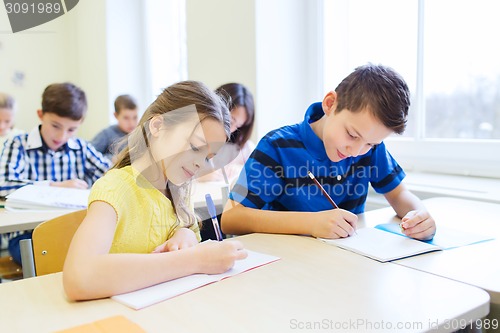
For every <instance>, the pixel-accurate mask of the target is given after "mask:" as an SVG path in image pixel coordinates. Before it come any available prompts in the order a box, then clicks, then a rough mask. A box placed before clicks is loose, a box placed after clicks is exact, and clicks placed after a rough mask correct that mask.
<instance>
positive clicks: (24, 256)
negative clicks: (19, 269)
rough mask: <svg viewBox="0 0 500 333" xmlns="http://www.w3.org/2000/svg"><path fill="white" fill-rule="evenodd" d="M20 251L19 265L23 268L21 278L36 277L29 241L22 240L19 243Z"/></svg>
mask: <svg viewBox="0 0 500 333" xmlns="http://www.w3.org/2000/svg"><path fill="white" fill-rule="evenodd" d="M19 247H20V250H21V263H22V266H23V278H25V279H26V278H29V277H34V276H36V274H35V261H34V260H33V246H32V243H31V239H23V240H21V241H20V242H19Z"/></svg>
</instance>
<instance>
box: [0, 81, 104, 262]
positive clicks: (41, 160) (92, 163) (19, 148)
mask: <svg viewBox="0 0 500 333" xmlns="http://www.w3.org/2000/svg"><path fill="white" fill-rule="evenodd" d="M86 112H87V99H86V96H85V93H84V92H83V91H82V90H81V89H80V88H78V87H77V86H75V85H74V84H72V83H55V84H51V85H49V86H48V87H47V88H45V90H44V92H43V94H42V108H41V109H40V110H37V115H38V117H39V118H40V122H41V124H40V125H38V126H36V127H35V128H33V130H32V131H31V132H30V133H26V134H22V135H17V136H15V137H13V138H12V139H10V140H8V141H6V142H5V145H4V149H3V151H2V153H1V154H0V170H2V172H1V173H0V197H5V196H6V195H8V194H9V193H11V192H14V191H15V190H17V189H18V188H20V187H22V186H25V185H27V184H35V185H45V186H58V187H73V188H82V189H85V188H88V187H89V185H92V184H93V183H94V182H95V181H96V180H97V179H99V177H101V176H102V175H104V173H105V172H106V171H107V170H108V168H109V167H110V164H111V163H110V161H109V160H108V159H107V158H105V157H104V156H103V155H102V154H101V153H99V152H98V151H96V150H95V149H94V147H92V145H90V144H88V143H87V142H86V141H84V140H81V139H78V138H75V137H74V135H75V134H76V131H77V129H78V127H80V125H81V124H82V122H83V119H84V117H85V113H86ZM25 238H31V232H26V233H13V234H11V235H10V240H9V252H10V254H11V255H12V257H13V258H14V260H15V261H16V262H17V263H21V255H20V250H19V241H20V240H21V239H25Z"/></svg>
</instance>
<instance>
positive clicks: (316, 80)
mask: <svg viewBox="0 0 500 333" xmlns="http://www.w3.org/2000/svg"><path fill="white" fill-rule="evenodd" d="M318 4H319V2H317V1H308V0H272V1H268V0H240V1H233V0H211V1H206V0H187V35H188V38H187V42H188V68H189V78H190V79H194V80H201V81H203V82H206V83H207V84H208V85H209V86H211V87H212V88H216V87H217V86H218V85H220V84H223V83H227V82H230V81H236V82H241V83H243V84H245V85H247V86H248V87H249V88H250V89H251V90H252V92H253V93H254V96H255V98H256V130H255V133H254V135H253V139H254V140H255V141H256V140H258V139H259V138H260V137H262V136H263V135H265V134H266V133H267V132H268V131H270V130H272V129H275V128H277V127H280V126H283V125H287V124H292V123H296V122H298V121H301V120H302V119H303V117H304V112H305V110H306V108H307V107H308V106H309V105H310V104H311V103H313V102H315V101H319V100H320V99H321V98H322V97H323V96H322V94H323V92H322V91H321V89H322V88H321V87H322V82H321V76H320V75H319V74H318V73H319V72H320V71H319V70H318V68H319V67H318V66H319V65H320V64H321V61H320V60H321V59H318V58H316V57H315V56H313V52H312V48H313V47H315V46H316V45H317V43H318V42H319V41H321V38H320V37H321V36H319V35H317V33H316V31H317V29H316V28H317V27H318V25H317V20H318V19H319V17H318V16H320V15H318V16H317V15H316V14H317V13H316V12H315V9H316V7H317V5H318ZM314 54H316V53H315V52H314Z"/></svg>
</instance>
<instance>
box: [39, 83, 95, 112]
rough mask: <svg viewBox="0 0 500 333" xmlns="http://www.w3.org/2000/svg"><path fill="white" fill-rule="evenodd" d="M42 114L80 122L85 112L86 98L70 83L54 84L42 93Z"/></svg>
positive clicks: (83, 93) (81, 91)
mask: <svg viewBox="0 0 500 333" xmlns="http://www.w3.org/2000/svg"><path fill="white" fill-rule="evenodd" d="M42 112H43V113H55V114H56V115H58V116H59V117H63V118H70V119H72V120H80V119H82V118H84V117H85V113H86V112H87V97H86V96H85V92H84V91H83V90H81V89H80V88H78V87H77V86H75V85H74V84H72V83H69V82H65V83H54V84H51V85H49V86H48V87H47V88H45V90H44V91H43V94H42Z"/></svg>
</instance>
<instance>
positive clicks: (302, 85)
mask: <svg viewBox="0 0 500 333" xmlns="http://www.w3.org/2000/svg"><path fill="white" fill-rule="evenodd" d="M317 5H318V2H317V1H309V0H272V1H267V0H256V17H257V18H258V20H257V23H256V36H257V42H256V54H257V96H258V101H257V108H256V113H258V115H259V116H258V118H257V128H258V135H259V137H261V136H263V135H265V134H266V133H267V132H269V131H270V130H273V129H275V128H278V127H281V126H283V125H288V124H293V123H297V122H300V121H302V120H303V118H304V113H305V110H306V109H307V107H308V106H309V105H310V104H311V103H313V102H317V101H320V100H321V99H322V98H323V96H322V94H323V92H322V82H321V76H320V74H319V73H320V70H319V69H320V67H319V66H320V65H321V59H319V58H317V57H316V56H315V55H316V52H314V51H313V48H314V47H315V46H317V45H318V43H319V42H320V41H321V36H319V35H318V33H317V28H318V25H317V21H318V20H319V18H320V16H317V15H316V6H317Z"/></svg>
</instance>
